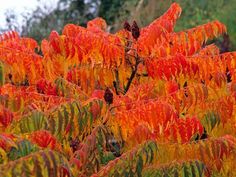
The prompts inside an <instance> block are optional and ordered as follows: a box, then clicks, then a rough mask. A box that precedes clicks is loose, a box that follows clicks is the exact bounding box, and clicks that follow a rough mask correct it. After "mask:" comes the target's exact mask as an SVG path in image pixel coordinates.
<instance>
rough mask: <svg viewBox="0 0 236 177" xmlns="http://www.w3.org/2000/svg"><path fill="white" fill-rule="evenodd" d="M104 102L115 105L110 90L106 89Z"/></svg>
mask: <svg viewBox="0 0 236 177" xmlns="http://www.w3.org/2000/svg"><path fill="white" fill-rule="evenodd" d="M104 100H105V101H106V103H107V104H112V103H113V94H112V92H111V91H110V89H109V88H107V89H106V91H105V94H104Z"/></svg>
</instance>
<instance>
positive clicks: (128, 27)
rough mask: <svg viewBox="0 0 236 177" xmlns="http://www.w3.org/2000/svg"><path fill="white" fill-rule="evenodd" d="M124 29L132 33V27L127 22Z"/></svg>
mask: <svg viewBox="0 0 236 177" xmlns="http://www.w3.org/2000/svg"><path fill="white" fill-rule="evenodd" d="M124 29H125V30H127V31H131V26H130V24H129V22H127V21H125V23H124Z"/></svg>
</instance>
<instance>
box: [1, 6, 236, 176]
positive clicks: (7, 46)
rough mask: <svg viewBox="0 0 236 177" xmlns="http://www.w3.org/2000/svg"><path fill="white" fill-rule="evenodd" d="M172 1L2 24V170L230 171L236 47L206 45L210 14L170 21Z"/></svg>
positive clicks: (214, 30)
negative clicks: (57, 26) (144, 14)
mask: <svg viewBox="0 0 236 177" xmlns="http://www.w3.org/2000/svg"><path fill="white" fill-rule="evenodd" d="M181 11H182V10H181V7H180V6H179V5H178V4H177V3H173V4H172V5H171V7H170V8H169V9H168V10H167V12H166V13H165V14H164V15H162V16H161V17H159V18H158V19H156V20H154V21H153V22H152V23H151V24H150V25H148V26H146V27H144V28H139V26H138V24H137V23H136V22H135V21H134V22H132V24H131V25H130V24H129V23H128V22H125V23H124V29H122V30H120V31H118V32H116V33H115V34H111V33H108V32H106V29H107V24H106V22H105V21H104V20H103V19H101V18H96V19H94V20H91V21H89V22H88V24H87V27H86V28H84V27H81V26H77V25H74V24H68V25H66V26H65V27H64V29H63V31H62V34H58V33H57V32H56V31H52V32H51V34H50V36H49V38H48V39H44V40H43V41H42V42H41V46H38V44H37V42H36V41H35V40H34V39H31V38H25V37H20V36H19V35H18V34H17V33H16V32H14V31H10V32H7V33H4V34H2V35H1V36H0V61H1V65H0V82H1V87H0V101H1V107H0V130H1V133H0V163H1V164H0V176H50V177H51V176H93V177H96V176H163V175H164V176H235V175H236V174H235V171H234V170H233V169H235V163H234V162H235V160H236V137H235V135H236V119H235V111H236V109H235V106H234V105H235V101H236V100H235V99H236V78H235V76H236V72H235V71H236V70H235V69H236V53H235V52H228V53H222V54H220V52H219V49H218V48H217V47H216V46H215V45H214V44H211V45H206V41H207V40H208V39H213V38H215V37H218V36H219V35H222V34H225V33H226V27H225V26H224V25H223V24H222V23H220V22H219V21H213V22H209V23H207V24H203V25H200V26H197V27H195V28H192V29H189V30H186V31H181V32H174V31H173V30H174V26H175V23H176V21H177V19H178V18H179V16H180V14H181ZM37 50H41V51H42V54H43V55H42V56H41V55H38V54H37Z"/></svg>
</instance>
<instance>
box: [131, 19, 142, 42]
mask: <svg viewBox="0 0 236 177" xmlns="http://www.w3.org/2000/svg"><path fill="white" fill-rule="evenodd" d="M131 32H132V36H133V38H134V39H136V40H137V39H138V38H139V36H140V30H139V27H138V25H137V23H136V21H133V25H132V27H131Z"/></svg>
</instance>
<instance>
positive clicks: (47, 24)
mask: <svg viewBox="0 0 236 177" xmlns="http://www.w3.org/2000/svg"><path fill="white" fill-rule="evenodd" d="M173 2H178V3H179V4H180V5H181V7H182V9H183V12H182V15H181V18H180V19H179V20H178V22H177V24H176V28H175V30H176V31H181V30H184V29H188V28H192V27H194V26H197V25H201V24H203V23H206V22H208V21H212V20H216V19H218V20H219V21H221V22H223V23H224V24H225V25H226V26H227V29H228V34H229V39H228V38H227V37H226V40H230V43H229V41H227V42H224V43H227V45H229V46H228V47H229V49H230V50H235V49H236V27H235V25H236V10H235V9H236V0H214V1H212V0H176V1H173V0H59V1H58V3H57V6H56V7H55V8H53V10H51V7H46V6H43V5H42V6H41V5H40V6H38V7H37V9H36V10H34V11H33V13H31V14H26V15H24V24H23V25H21V26H20V25H19V24H18V23H17V22H16V20H14V19H15V15H14V13H8V14H6V22H7V29H4V30H9V29H18V30H19V31H20V33H21V34H22V35H23V36H29V37H32V38H34V39H36V40H37V41H38V42H40V41H41V40H42V39H43V38H45V37H47V36H48V35H49V33H50V31H52V30H56V31H58V32H61V30H62V29H63V26H65V24H68V23H74V24H79V25H82V26H85V25H86V22H87V21H88V20H91V19H93V18H95V17H97V16H100V17H103V18H104V19H106V21H107V23H108V25H109V30H110V31H111V32H115V31H117V30H119V29H121V28H122V27H123V22H124V21H125V20H128V21H129V22H132V21H133V20H136V21H137V22H138V24H139V26H145V25H147V24H149V23H150V22H152V21H153V20H154V19H155V18H157V17H159V16H160V15H162V14H163V13H164V12H165V11H166V10H167V9H168V8H169V6H170V4H171V3H173ZM2 31H3V30H2ZM222 41H223V39H219V40H218V41H215V42H216V43H218V44H219V45H224V44H222ZM221 47H222V46H221ZM223 47H224V46H223Z"/></svg>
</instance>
